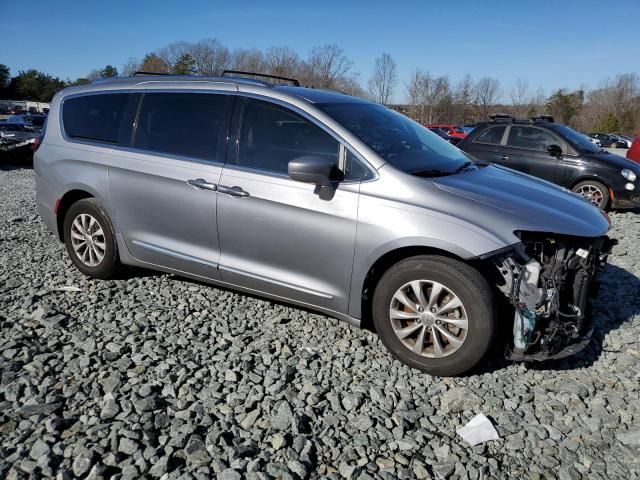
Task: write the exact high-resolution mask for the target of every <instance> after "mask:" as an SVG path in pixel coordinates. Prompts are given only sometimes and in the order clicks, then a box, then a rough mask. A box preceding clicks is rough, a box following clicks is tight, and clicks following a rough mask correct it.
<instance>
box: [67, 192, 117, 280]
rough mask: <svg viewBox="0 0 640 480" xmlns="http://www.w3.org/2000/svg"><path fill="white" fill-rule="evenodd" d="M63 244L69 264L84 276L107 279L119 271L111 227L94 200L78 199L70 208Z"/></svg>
mask: <svg viewBox="0 0 640 480" xmlns="http://www.w3.org/2000/svg"><path fill="white" fill-rule="evenodd" d="M64 243H65V246H66V247H67V253H68V254H69V257H70V258H71V261H72V262H73V264H74V265H75V266H76V268H77V269H78V270H80V271H81V272H82V273H84V274H85V275H88V276H90V277H94V278H100V279H107V278H111V277H112V276H113V275H114V274H115V273H116V272H117V271H118V270H119V268H120V261H119V257H118V244H117V243H116V237H115V233H114V230H113V226H112V225H111V221H110V220H109V216H108V215H107V212H105V210H104V208H103V207H102V205H100V203H98V201H97V200H96V199H95V198H85V199H82V200H79V201H77V202H76V203H74V204H73V205H72V206H71V207H70V208H69V210H68V211H67V214H66V215H65V217H64Z"/></svg>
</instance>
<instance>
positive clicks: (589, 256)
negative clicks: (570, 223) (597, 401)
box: [491, 231, 617, 361]
mask: <svg viewBox="0 0 640 480" xmlns="http://www.w3.org/2000/svg"><path fill="white" fill-rule="evenodd" d="M516 235H517V236H518V237H519V238H520V240H521V243H520V244H518V245H517V246H516V247H515V248H513V249H512V250H510V251H508V252H505V253H502V254H498V255H497V256H495V257H493V258H492V259H491V261H492V263H493V265H494V266H495V268H496V269H497V272H498V275H497V282H496V284H497V287H498V289H499V290H500V291H501V292H502V293H503V294H504V295H505V296H506V297H507V299H508V300H509V302H510V304H511V305H513V307H514V317H513V341H512V342H511V343H510V344H509V345H508V347H507V350H506V352H505V356H506V357H507V358H508V359H510V360H518V361H542V360H552V359H559V358H564V357H568V356H570V355H573V354H575V353H576V352H578V351H580V350H581V349H583V348H584V347H585V346H586V345H587V344H588V343H589V341H590V338H591V334H592V332H593V327H592V326H591V316H590V314H589V304H590V302H589V298H590V297H595V296H596V294H597V291H598V281H597V276H598V273H599V271H601V270H602V268H603V267H604V265H605V263H606V260H607V255H608V254H609V253H610V251H611V248H612V247H613V245H615V244H616V243H617V241H616V240H612V239H610V238H608V237H607V236H600V237H595V238H589V237H573V236H568V235H556V234H550V233H540V232H525V231H520V232H516Z"/></svg>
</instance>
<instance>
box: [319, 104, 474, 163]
mask: <svg viewBox="0 0 640 480" xmlns="http://www.w3.org/2000/svg"><path fill="white" fill-rule="evenodd" d="M317 107H318V108H320V109H321V110H323V111H324V112H325V113H326V114H327V115H329V116H330V117H332V118H333V119H334V120H336V121H337V122H338V123H340V124H342V125H343V126H344V127H345V128H346V129H348V130H350V131H351V133H353V134H354V135H356V136H357V137H358V138H360V139H361V140H362V141H363V142H364V143H366V144H367V145H368V146H369V147H371V148H372V149H373V150H375V152H376V153H377V154H378V155H380V157H381V158H383V159H384V160H386V161H387V162H389V163H391V164H392V165H393V166H394V167H395V168H398V169H400V170H402V171H404V172H411V173H415V174H421V175H427V176H438V175H448V174H452V173H454V172H457V171H458V169H459V168H461V167H462V166H464V165H465V164H467V163H469V158H468V157H467V156H466V154H465V153H463V152H462V151H461V150H458V149H457V148H456V147H454V146H453V145H451V144H450V143H449V142H447V141H446V140H443V139H442V138H440V137H438V136H437V135H436V134H435V133H433V132H430V131H429V130H428V129H427V128H425V127H423V126H422V125H420V124H418V123H416V122H414V121H413V120H410V119H408V118H407V117H405V116H404V115H402V114H400V113H398V112H394V111H393V110H389V109H388V108H385V107H383V106H382V105H377V104H373V103H364V102H362V103H360V102H358V103H356V102H354V103H325V104H317Z"/></svg>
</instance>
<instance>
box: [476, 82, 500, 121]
mask: <svg viewBox="0 0 640 480" xmlns="http://www.w3.org/2000/svg"><path fill="white" fill-rule="evenodd" d="M499 97H500V81H499V80H498V79H497V78H493V77H483V78H481V79H480V80H478V82H477V83H476V88H475V98H476V103H477V105H478V109H479V112H478V114H479V115H480V116H481V117H482V118H483V119H486V118H487V116H488V115H489V110H490V107H492V106H493V105H495V104H496V103H497V101H498V98H499Z"/></svg>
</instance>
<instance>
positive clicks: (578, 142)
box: [550, 124, 601, 153]
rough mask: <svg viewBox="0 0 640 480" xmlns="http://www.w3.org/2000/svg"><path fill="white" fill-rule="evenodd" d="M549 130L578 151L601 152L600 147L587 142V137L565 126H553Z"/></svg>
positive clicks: (589, 141)
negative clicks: (560, 136)
mask: <svg viewBox="0 0 640 480" xmlns="http://www.w3.org/2000/svg"><path fill="white" fill-rule="evenodd" d="M550 128H551V129H552V130H554V131H555V132H557V133H559V134H560V135H562V136H563V137H564V138H565V139H566V140H567V141H568V142H569V143H570V144H571V145H573V146H574V147H575V148H577V149H578V150H580V151H583V152H591V153H597V152H599V151H600V150H601V149H600V147H598V146H597V145H596V144H594V143H593V142H592V141H591V140H589V137H587V136H586V135H584V134H582V133H580V132H576V131H575V130H573V129H571V128H569V127H567V126H566V125H557V124H555V125H553V126H550Z"/></svg>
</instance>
